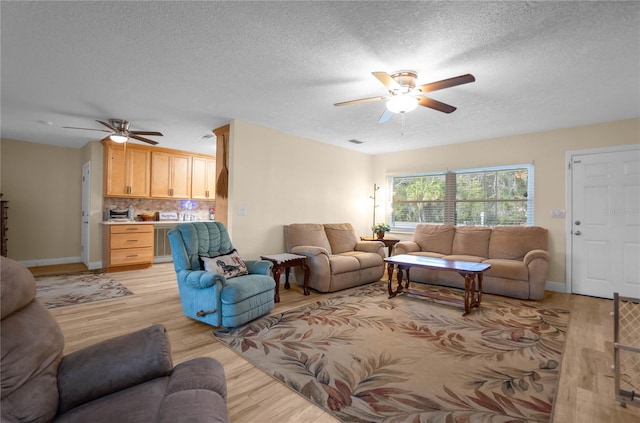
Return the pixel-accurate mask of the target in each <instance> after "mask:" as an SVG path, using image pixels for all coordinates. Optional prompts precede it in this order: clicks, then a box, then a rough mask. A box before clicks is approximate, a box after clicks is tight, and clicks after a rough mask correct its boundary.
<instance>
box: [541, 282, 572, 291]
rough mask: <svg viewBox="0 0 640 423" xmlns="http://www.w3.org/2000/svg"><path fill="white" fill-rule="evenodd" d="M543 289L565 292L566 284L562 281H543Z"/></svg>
mask: <svg viewBox="0 0 640 423" xmlns="http://www.w3.org/2000/svg"><path fill="white" fill-rule="evenodd" d="M544 289H546V290H547V291H553V292H565V293H566V292H567V284H565V283H562V282H552V281H547V283H545V285H544Z"/></svg>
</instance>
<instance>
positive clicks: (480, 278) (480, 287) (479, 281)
mask: <svg viewBox="0 0 640 423" xmlns="http://www.w3.org/2000/svg"><path fill="white" fill-rule="evenodd" d="M481 302H482V273H478V307H480V303H481Z"/></svg>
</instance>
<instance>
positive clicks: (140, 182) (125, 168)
mask: <svg viewBox="0 0 640 423" xmlns="http://www.w3.org/2000/svg"><path fill="white" fill-rule="evenodd" d="M103 146H104V149H105V151H104V169H105V178H104V196H105V197H138V198H145V197H149V188H150V182H151V167H150V166H151V151H150V150H148V149H146V148H144V147H143V148H140V147H137V146H135V145H133V144H129V145H128V143H125V144H116V143H113V142H110V141H103Z"/></svg>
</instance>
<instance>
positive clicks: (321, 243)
mask: <svg viewBox="0 0 640 423" xmlns="http://www.w3.org/2000/svg"><path fill="white" fill-rule="evenodd" d="M284 239H285V243H286V248H287V252H289V253H292V254H299V255H301V256H306V257H307V265H308V266H309V269H310V276H309V287H310V288H313V289H315V290H317V291H319V292H334V291H340V290H342V289H347V288H351V287H354V286H358V285H363V284H367V283H370V282H375V281H379V280H380V278H381V277H382V275H383V273H384V268H385V266H384V260H383V259H384V257H385V250H384V249H385V246H384V244H383V243H382V242H380V241H360V240H359V239H358V237H357V236H356V232H355V230H354V228H353V226H352V225H351V224H350V223H331V224H319V223H296V224H291V225H287V226H285V227H284ZM294 272H295V276H296V280H298V281H302V280H304V274H303V271H302V269H301V268H299V267H296V268H294Z"/></svg>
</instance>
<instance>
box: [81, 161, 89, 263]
mask: <svg viewBox="0 0 640 423" xmlns="http://www.w3.org/2000/svg"><path fill="white" fill-rule="evenodd" d="M90 216H91V162H87V163H85V164H84V165H83V166H82V223H81V224H82V228H81V232H80V237H81V239H80V249H81V252H80V257H81V259H82V262H83V263H84V264H85V265H86V266H87V268H90V267H89V245H90V244H89V232H90V231H89V221H90Z"/></svg>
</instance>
